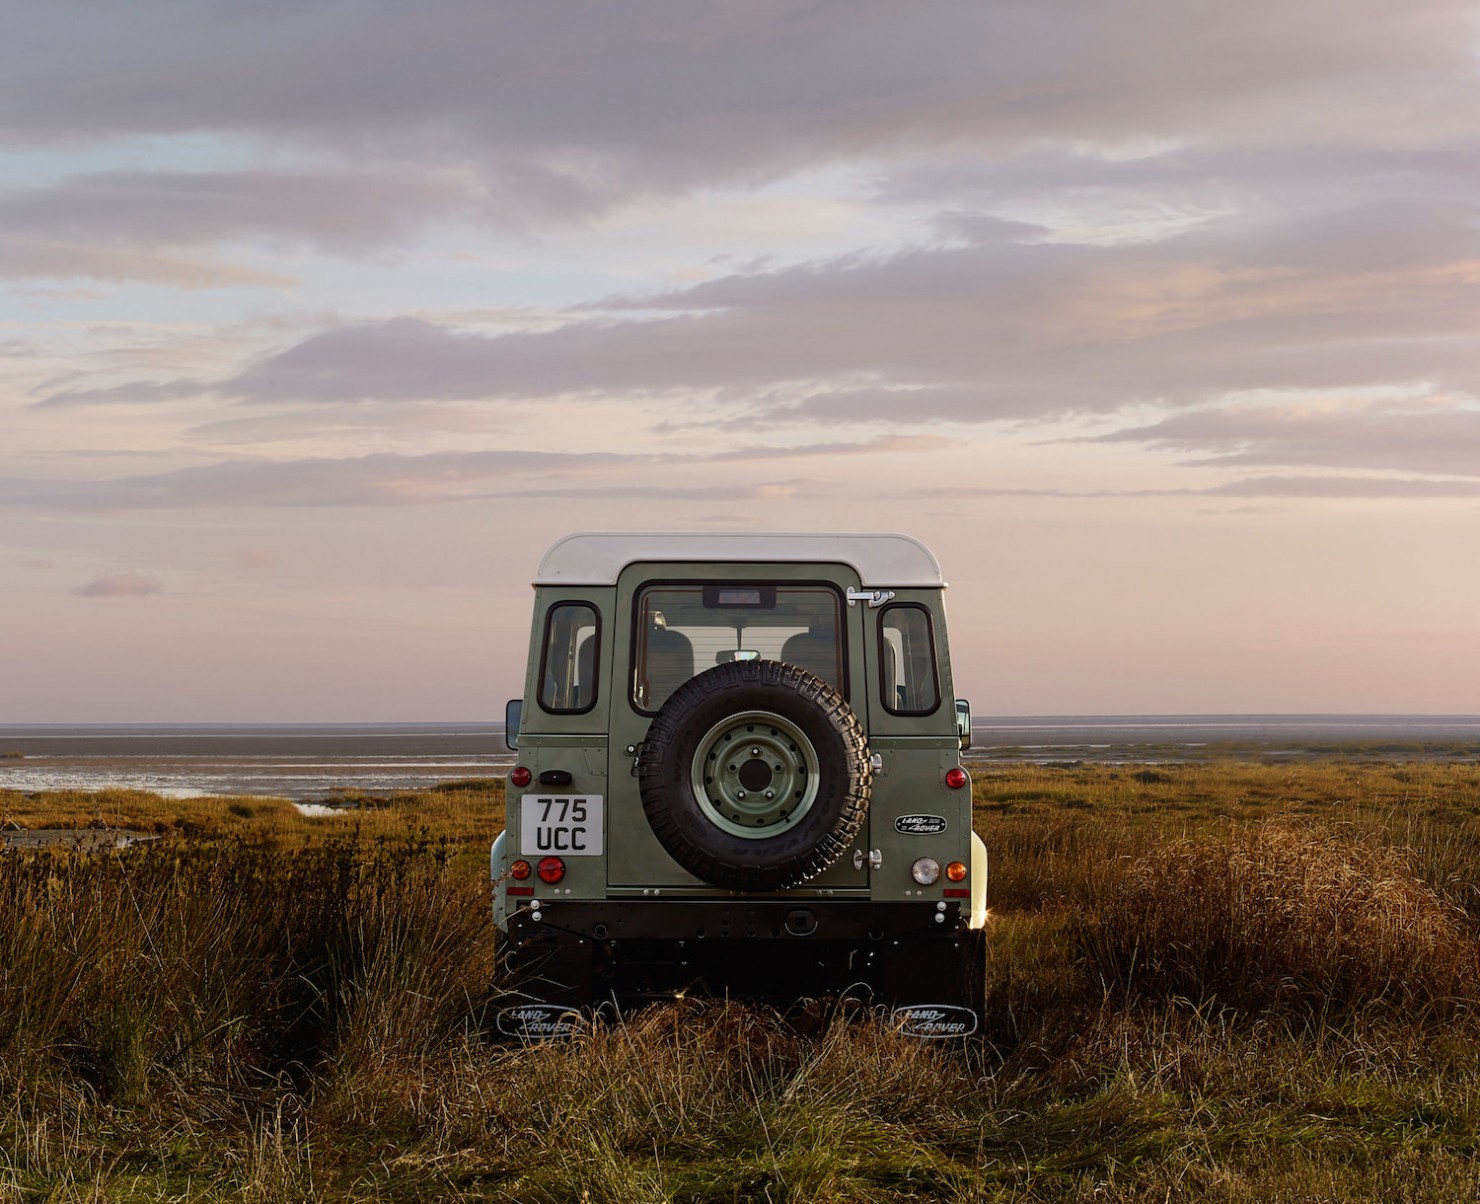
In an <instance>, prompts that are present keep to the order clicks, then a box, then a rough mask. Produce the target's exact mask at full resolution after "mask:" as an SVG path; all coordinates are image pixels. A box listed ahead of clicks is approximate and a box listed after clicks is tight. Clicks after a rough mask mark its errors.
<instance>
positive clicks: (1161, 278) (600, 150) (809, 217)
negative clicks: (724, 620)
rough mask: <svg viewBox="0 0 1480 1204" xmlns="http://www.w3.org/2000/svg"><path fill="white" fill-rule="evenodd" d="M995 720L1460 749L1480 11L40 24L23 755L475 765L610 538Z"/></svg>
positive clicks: (1199, 10) (663, 0) (1473, 581)
mask: <svg viewBox="0 0 1480 1204" xmlns="http://www.w3.org/2000/svg"><path fill="white" fill-rule="evenodd" d="M593 529H595V530H756V531H796V530H801V531H814V530H815V531H850V530H861V531H868V530H886V531H903V532H906V533H909V534H912V535H914V536H916V537H918V538H920V539H921V540H923V541H924V542H925V543H926V544H927V545H928V546H929V547H930V548H931V549H932V550H933V551H934V552H935V554H936V557H937V559H938V560H939V561H940V562H941V565H942V567H943V570H944V573H945V577H946V579H947V580H948V581H949V582H950V589H949V591H948V593H947V607H948V611H949V615H950V625H951V643H952V653H953V662H954V670H955V679H956V686H957V692H958V693H959V694H961V695H962V696H964V697H967V698H969V699H970V700H971V701H972V704H973V707H974V710H975V712H976V713H977V714H979V715H987V714H992V715H1051V714H1147V713H1201V714H1215V713H1224V714H1226V713H1251V712H1263V713H1272V712H1280V713H1301V712H1323V713H1333V712H1335V713H1340V712H1344V713H1358V712H1367V713H1372V712H1384V713H1397V712H1407V713H1421V714H1441V713H1474V712H1480V685H1477V683H1480V621H1477V618H1476V616H1477V613H1480V601H1477V600H1480V9H1477V7H1476V5H1475V4H1473V3H1456V2H1453V0H1407V2H1405V3H1403V4H1401V5H1398V4H1393V3H1391V0H1245V2H1244V3H1241V4H1237V5H1234V4H1227V3H1221V2H1215V0H1206V2H1201V0H1193V2H1190V3H1189V2H1188V0H1075V2H1073V3H1056V4H1046V3H1043V2H1042V0H992V2H991V3H986V2H982V3H968V2H966V0H954V2H951V3H941V2H935V0H912V2H911V3H909V4H898V3H879V2H876V0H788V2H787V3H777V2H773V0H747V3H745V4H743V5H742V4H735V3H733V0H720V2H714V0H636V2H633V3H626V4H615V3H603V2H596V0H593V2H583V3H574V2H563V0H550V2H548V3H540V4H529V3H525V2H523V0H518V2H515V0H494V2H491V0H467V2H464V3H438V2H436V0H428V2H427V3H424V4H417V5H407V4H404V3H399V2H397V3H392V2H385V3H373V2H358V0H357V2H348V0H343V2H339V0H320V2H316V3H296V2H295V3H291V4H288V3H276V2H273V0H263V2H262V3H254V4H251V5H239V4H229V3H223V2H217V3H211V2H205V3H203V2H201V0H188V2H179V3H173V2H164V0H137V2H136V3H131V4H129V5H126V6H125V5H117V4H115V3H86V2H82V0H79V2H77V3H68V4H53V5H19V6H11V7H10V8H8V9H7V10H6V12H5V13H4V14H3V15H0V624H3V627H0V630H3V632H4V653H3V657H0V683H3V684H0V722H10V723H24V722H107V721H118V722H125V721H126V722H186V721H382V720H384V721H393V720H427V721H437V720H482V719H491V718H495V717H498V716H500V715H502V711H503V704H504V700H505V699H506V698H509V697H512V696H513V695H515V694H517V693H519V692H520V690H521V688H522V678H523V666H524V659H525V652H526V648H527V644H528V638H529V637H528V627H529V619H530V607H531V602H532V597H533V595H532V592H531V591H530V588H529V581H530V578H531V577H532V576H533V574H534V571H535V568H536V566H537V564H538V561H539V558H540V555H541V554H542V552H543V550H544V549H545V548H546V547H548V546H549V545H550V544H551V543H553V542H554V541H555V540H556V539H558V538H560V537H561V536H563V535H565V534H568V533H570V532H572V531H578V530H593Z"/></svg>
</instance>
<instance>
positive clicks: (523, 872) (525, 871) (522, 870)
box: [509, 858, 529, 882]
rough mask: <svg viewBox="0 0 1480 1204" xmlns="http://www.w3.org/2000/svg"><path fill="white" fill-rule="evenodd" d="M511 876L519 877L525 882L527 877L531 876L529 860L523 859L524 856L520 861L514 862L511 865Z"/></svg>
mask: <svg viewBox="0 0 1480 1204" xmlns="http://www.w3.org/2000/svg"><path fill="white" fill-rule="evenodd" d="M509 877H510V878H518V879H519V881H520V882H523V881H524V880H525V879H526V878H528V877H529V862H527V861H525V860H523V859H522V858H521V859H520V860H519V861H516V862H514V864H513V865H511V866H510V867H509Z"/></svg>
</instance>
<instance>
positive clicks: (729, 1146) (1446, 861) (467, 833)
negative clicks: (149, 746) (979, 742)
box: [0, 760, 1480, 1204]
mask: <svg viewBox="0 0 1480 1204" xmlns="http://www.w3.org/2000/svg"><path fill="white" fill-rule="evenodd" d="M973 789H974V801H975V804H976V826H977V828H978V830H979V831H980V832H981V833H982V835H983V836H984V838H985V839H986V840H987V843H988V845H989V847H990V849H991V851H992V858H993V865H992V886H991V892H990V893H991V899H992V919H991V948H990V954H989V957H990V962H989V966H988V977H989V983H990V997H989V1015H988V1018H987V1032H986V1034H985V1039H984V1040H983V1041H981V1042H980V1043H978V1044H975V1045H972V1046H970V1047H967V1048H940V1047H935V1046H930V1045H925V1044H922V1043H918V1042H911V1041H907V1040H905V1039H903V1038H900V1037H899V1036H897V1035H896V1034H894V1033H892V1032H890V1031H888V1030H887V1028H885V1027H883V1026H881V1025H880V1024H879V1023H877V1022H876V1021H873V1020H872V1019H870V1018H869V1017H867V1016H851V1017H837V1016H829V1015H827V1014H826V1013H825V1012H823V1011H822V1010H820V1009H810V1010H806V1009H804V1010H802V1011H800V1012H798V1013H797V1014H796V1015H794V1016H790V1017H782V1016H778V1015H776V1014H774V1013H771V1012H768V1011H765V1010H763V1009H757V1008H750V1007H746V1006H742V1005H740V1004H736V1003H724V1002H699V1001H692V1000H686V1001H681V1002H678V1003H675V1004H672V1005H668V1006H666V1007H662V1008H655V1009H650V1010H648V1011H647V1012H644V1013H641V1014H639V1015H636V1016H634V1017H632V1018H630V1019H629V1021H628V1022H627V1023H625V1024H623V1025H621V1026H618V1027H613V1028H607V1029H597V1030H593V1031H589V1032H586V1033H583V1034H581V1035H579V1036H578V1037H577V1038H575V1039H573V1040H571V1041H568V1042H564V1043H560V1044H551V1045H544V1046H530V1047H521V1046H517V1045H501V1044H498V1043H496V1042H494V1041H491V1040H490V1039H489V1038H488V1037H487V1036H486V1034H485V1028H486V1026H485V1023H484V1010H485V1004H486V992H487V985H488V979H489V973H490V953H491V932H490V924H489V920H488V917H487V893H486V887H485V885H484V883H483V881H482V878H483V876H484V875H485V874H486V850H487V842H488V839H489V836H490V835H491V832H492V831H493V830H494V829H495V828H496V827H497V826H499V824H501V822H502V820H501V811H502V792H501V789H500V788H499V786H498V784H496V783H484V782H473V783H459V784H456V785H455V787H453V788H447V789H443V790H440V791H428V792H420V793H417V794H408V795H403V796H399V797H397V798H393V799H389V800H365V806H363V807H362V808H361V809H359V810H354V811H350V812H348V813H346V814H343V815H334V816H331V817H326V818H324V819H315V820H306V819H303V818H302V817H300V816H298V815H297V813H296V812H295V811H293V810H292V809H291V808H290V807H286V805H284V804H278V803H273V802H270V801H264V800H231V801H226V800H216V801H199V800H197V801H189V802H183V803H176V802H172V801H170V800H164V799H158V798H155V797H154V796H148V795H127V794H117V793H111V794H106V795H57V796H41V797H39V798H37V797H32V798H27V797H23V796H18V795H6V794H0V818H3V817H4V816H6V815H8V816H9V817H11V818H13V819H17V820H19V822H23V823H26V824H27V825H28V826H34V827H39V826H86V825H88V824H103V825H107V826H117V827H131V828H136V829H143V830H148V831H153V832H158V833H160V834H161V835H162V836H163V837H164V839H162V840H160V841H158V842H155V843H153V844H150V845H148V846H141V847H137V848H135V849H132V850H129V851H128V852H126V853H123V854H118V853H110V854H97V855H84V854H79V853H76V852H69V851H65V850H54V851H43V852H38V853H19V852H11V853H7V854H4V855H3V856H0V916H3V923H0V1201H9V1200H12V1199H13V1200H38V1201H39V1200H102V1199H107V1200H210V1201H215V1200H222V1201H224V1200H243V1199H246V1200H264V1201H271V1200H282V1201H298V1200H308V1199H333V1200H408V1201H409V1200H421V1199H427V1198H436V1199H448V1200H518V1201H565V1200H570V1201H606V1200H610V1201H621V1202H622V1204H629V1202H630V1204H639V1202H642V1201H649V1200H653V1201H657V1200H675V1201H678V1200H694V1201H715V1202H719V1201H736V1200H746V1201H782V1200H795V1201H812V1200H817V1201H838V1202H841V1201H872V1200H877V1201H906V1200H942V1201H962V1202H964V1201H975V1200H1016V1201H1034V1200H1060V1199H1070V1200H1085V1201H1089V1200H1112V1201H1141V1200H1147V1201H1149V1200H1166V1199H1216V1200H1228V1201H1251V1202H1252V1201H1258V1202H1259V1204H1271V1202H1278V1201H1285V1200H1289V1201H1295V1200H1312V1199H1321V1200H1352V1201H1356V1200H1371V1199H1428V1200H1455V1201H1459V1200H1473V1199H1475V1198H1476V1196H1477V1194H1480V1172H1477V1170H1476V1166H1477V1165H1480V969H1477V956H1480V935H1477V934H1480V766H1476V765H1473V764H1469V763H1454V762H1441V761H1422V762H1413V763H1407V764H1404V763H1397V762H1381V761H1371V760H1364V761H1361V762H1344V763H1335V762H1330V761H1320V760H1317V761H1309V762H1300V763H1282V764H1263V763H1252V762H1250V763H1245V762H1226V763H1224V762H1205V763H1204V762H1199V763H1195V764H1182V765H1156V766H1086V765H1075V766H1057V767H1047V766H1027V765H1021V764H1016V765H1014V764H1008V763H996V764H992V765H990V766H978V767H977V768H976V769H975V770H974V786H973Z"/></svg>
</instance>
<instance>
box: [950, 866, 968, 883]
mask: <svg viewBox="0 0 1480 1204" xmlns="http://www.w3.org/2000/svg"><path fill="white" fill-rule="evenodd" d="M946 877H947V878H949V879H950V880H951V881H952V882H965V881H966V866H965V865H964V864H962V863H961V862H959V861H953V862H951V864H950V865H948V866H946Z"/></svg>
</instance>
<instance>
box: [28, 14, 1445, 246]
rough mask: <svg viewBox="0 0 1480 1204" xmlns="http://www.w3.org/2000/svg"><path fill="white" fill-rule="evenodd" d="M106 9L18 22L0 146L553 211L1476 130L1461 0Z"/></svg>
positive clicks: (557, 214)
mask: <svg viewBox="0 0 1480 1204" xmlns="http://www.w3.org/2000/svg"><path fill="white" fill-rule="evenodd" d="M115 17H116V14H115V13H114V12H113V10H112V8H111V7H109V6H107V5H106V4H104V3H103V2H102V0H96V2H95V3H92V4H68V5H49V6H40V7H37V8H35V9H33V10H31V11H29V12H27V13H26V14H25V15H24V16H21V17H18V18H16V20H15V21H13V22H12V23H11V25H10V26H9V27H8V28H7V34H8V36H7V38H6V39H5V42H4V45H3V46H0V136H3V137H5V138H6V139H7V140H9V141H10V142H11V143H13V144H30V145H39V144H45V143H48V142H56V143H71V144H77V143H80V142H84V141H89V140H91V141H98V140H105V139H119V138H128V137H134V136H140V135H143V136H150V135H158V134H184V135H192V134H200V133H210V134H217V135H224V136H231V137H236V138H245V139H260V140H262V141H263V142H264V143H267V144H273V145H280V144H283V143H285V142H288V143H291V144H294V145H297V146H300V147H304V148H313V149H316V150H319V151H323V150H325V149H328V150H330V151H333V152H337V153H343V154H345V155H352V154H364V153H366V152H369V153H372V154H375V155H380V156H384V155H400V156H403V157H405V158H406V159H408V160H421V161H424V162H425V161H430V162H448V161H459V162H467V161H469V160H471V161H472V162H474V163H476V164H477V165H478V166H479V167H480V169H481V170H482V171H483V172H484V174H485V176H486V177H487V178H488V179H489V180H490V181H492V182H494V184H495V185H497V186H499V187H502V189H503V190H504V192H505V197H504V199H503V201H502V205H503V207H507V208H511V209H517V210H519V211H520V216H521V217H522V218H528V217H529V216H530V215H534V216H536V217H538V216H540V210H541V207H543V208H544V210H545V213H544V215H543V216H544V218H545V220H551V219H554V220H571V219H572V218H580V217H583V216H589V215H590V214H591V213H592V212H595V211H598V210H599V209H600V208H602V207H605V206H610V205H612V204H615V203H620V202H621V201H622V200H625V199H630V198H632V197H634V196H640V195H651V194H654V193H673V192H678V191H685V190H691V189H694V188H701V187H706V186H710V185H713V184H715V183H719V182H724V181H743V182H746V183H751V182H754V181H755V180H757V179H761V178H766V177H767V176H778V175H781V174H785V173H787V172H789V171H792V170H795V169H796V168H798V167H801V166H811V165H814V164H816V163H818V162H821V161H827V160H834V161H836V160H854V161H862V160H871V159H880V158H897V159H908V158H910V157H918V156H920V155H921V154H923V153H925V152H927V151H928V150H930V149H932V148H936V149H939V148H949V149H950V150H952V151H955V152H957V153H959V152H960V151H961V149H962V148H971V149H972V150H973V151H974V152H975V153H977V154H981V155H985V156H986V157H989V158H990V157H1002V156H1006V155H1011V154H1014V153H1020V152H1022V151H1023V150H1025V149H1027V148H1029V147H1033V146H1041V145H1043V143H1044V142H1045V141H1046V140H1057V141H1063V142H1071V143H1085V142H1090V143H1104V144H1116V143H1120V142H1125V141H1127V140H1146V139H1172V140H1176V139H1186V138H1187V137H1189V136H1191V135H1198V136H1201V137H1202V138H1204V139H1207V140H1211V141H1214V142H1217V143H1220V144H1223V145H1235V144H1238V143H1239V142H1240V141H1244V140H1248V139H1249V138H1251V137H1256V136H1257V137H1258V138H1259V139H1260V140H1262V141H1264V142H1266V143H1268V142H1271V141H1274V142H1283V143H1288V144H1292V145H1298V144H1308V143H1309V142H1311V141H1312V140H1322V139H1328V138H1330V137H1332V136H1333V135H1334V136H1336V137H1337V138H1341V139H1344V138H1345V137H1346V136H1347V134H1348V131H1350V130H1353V129H1362V130H1364V131H1366V132H1367V134H1368V136H1369V137H1370V138H1373V139H1385V140H1389V141H1392V142H1395V143H1398V144H1402V145H1410V146H1417V147H1422V146H1425V145H1432V143H1433V141H1434V140H1435V139H1437V138H1441V137H1443V136H1445V135H1446V134H1448V133H1454V132H1456V131H1462V130H1466V129H1468V128H1469V127H1470V126H1471V124H1472V123H1471V120H1470V117H1471V113H1472V110H1471V108H1470V103H1471V102H1472V101H1473V62H1472V59H1471V51H1472V47H1473V39H1474V28H1473V9H1472V7H1471V5H1470V4H1469V3H1467V2H1465V0H1415V2H1413V3H1409V4H1404V5H1393V4H1390V3H1388V2H1387V0H1307V2H1306V3H1302V4H1300V5H1297V6H1291V5H1289V4H1288V3H1282V2H1280V0H1250V2H1249V3H1246V4H1242V5H1238V6H1221V7H1220V6H1213V7H1209V6H1185V5H1174V4H1156V3H1150V2H1148V0H1118V2H1114V3H1106V4H1101V5H1097V6H1092V7H1086V6H1061V5H1045V4H1037V3H1031V2H1027V0H1015V2H1008V3H1002V4H992V5H960V4H956V3H948V2H945V0H939V2H933V3H932V2H926V3H918V4H911V5H908V6H905V7H901V6H898V5H894V4H888V3H882V2H880V0H864V2H862V3H860V2H858V0H819V2H817V3H812V4H807V5H804V6H798V5H794V4H787V3H781V2H780V0H761V2H757V3H753V4H747V5H745V6H743V7H740V8H737V7H736V6H735V5H733V4H728V3H724V2H723V0H707V2H699V3H695V2H694V0H657V2H654V3H650V4H646V5H644V6H643V7H642V9H641V11H640V12H634V11H632V10H630V9H627V8H625V7H622V6H612V7H607V6H598V7H595V8H589V9H583V10H582V11H581V12H580V13H579V16H573V15H572V14H571V13H570V12H569V11H567V10H565V9H563V8H562V7H561V6H558V5H557V6H549V5H527V4H518V3H504V4H497V3H495V4H489V3H485V2H483V0H460V2H453V3H448V4H442V5H438V6H437V8H436V9H435V11H434V12H432V13H428V12H425V11H422V10H420V9H417V10H411V9H407V8H405V7H404V6H402V5H397V4H394V3H392V2H391V0H379V2H370V3H366V4H362V5H357V6H356V7H355V8H354V9H353V10H352V11H351V10H345V9H332V8H331V9H323V8H319V7H310V8H302V7H298V6H293V5H286V4H270V5H269V6H268V8H267V9H266V10H265V11H264V10H262V9H254V10H253V11H252V12H251V13H250V14H249V13H247V12H244V11H240V10H237V9H234V8H232V7H230V6H226V7H221V8H213V9H207V10H201V9H199V8H198V7H196V6H193V5H189V4H186V3H185V2H184V0H152V2H149V3H142V4H138V5H133V6H131V7H130V19H129V21H128V22H126V23H124V22H119V21H117V20H116V19H115ZM101 31H106V36H100V32H101ZM265 65H270V68H271V69H270V70H268V69H264V67H265ZM143 80H147V81H148V86H147V87H145V86H141V84H140V81H143Z"/></svg>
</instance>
